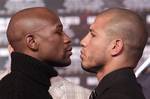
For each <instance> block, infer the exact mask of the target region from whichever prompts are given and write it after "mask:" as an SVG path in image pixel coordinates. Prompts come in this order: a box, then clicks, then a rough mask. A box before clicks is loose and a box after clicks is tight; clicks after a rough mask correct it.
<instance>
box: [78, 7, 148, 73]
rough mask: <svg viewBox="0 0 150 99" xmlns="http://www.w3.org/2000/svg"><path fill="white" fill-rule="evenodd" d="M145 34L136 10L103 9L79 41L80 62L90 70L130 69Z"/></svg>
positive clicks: (139, 50)
mask: <svg viewBox="0 0 150 99" xmlns="http://www.w3.org/2000/svg"><path fill="white" fill-rule="evenodd" d="M147 37H148V33H147V31H146V25H145V22H144V21H143V20H142V18H141V17H140V16H139V15H138V14H137V13H135V12H133V11H130V10H127V9H121V8H111V9H107V10H104V11H102V12H101V13H99V14H98V16H97V17H96V19H95V21H94V23H93V24H91V26H90V29H89V32H88V34H87V35H86V36H85V37H84V38H83V39H82V40H81V42H80V43H81V47H82V49H81V56H80V57H81V65H82V67H83V69H85V70H87V71H89V72H94V73H96V72H98V71H100V70H101V69H106V68H107V70H109V69H110V68H111V69H112V68H113V69H117V68H123V67H125V66H129V67H132V68H134V67H135V66H136V65H137V63H138V61H139V59H140V58H141V56H142V53H143V49H144V47H145V45H146V42H147ZM119 66H122V67H119ZM108 68H109V69H108Z"/></svg>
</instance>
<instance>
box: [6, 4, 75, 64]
mask: <svg viewBox="0 0 150 99" xmlns="http://www.w3.org/2000/svg"><path fill="white" fill-rule="evenodd" d="M7 37H8V41H9V43H10V45H11V46H12V47H13V48H14V52H20V53H24V54H27V55H29V56H32V57H34V58H36V59H38V60H40V61H43V62H45V63H48V64H49V63H50V64H51V65H53V66H68V65H69V64H70V63H71V60H70V56H71V54H72V53H71V50H72V48H71V40H70V38H69V37H68V36H67V35H66V34H65V33H64V31H63V25H62V23H61V21H60V19H59V17H58V16H57V15H56V14H55V13H54V12H53V11H51V10H49V9H48V8H46V7H35V8H27V9H24V10H21V11H19V12H17V13H16V14H15V15H13V16H12V18H11V20H10V23H9V25H8V29H7Z"/></svg>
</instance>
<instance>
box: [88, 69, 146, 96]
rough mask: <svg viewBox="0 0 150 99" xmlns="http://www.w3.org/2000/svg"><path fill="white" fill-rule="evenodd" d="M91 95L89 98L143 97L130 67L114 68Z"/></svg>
mask: <svg viewBox="0 0 150 99" xmlns="http://www.w3.org/2000/svg"><path fill="white" fill-rule="evenodd" d="M93 95H94V96H93V98H91V99H145V98H144V95H143V93H142V90H141V87H140V85H139V84H138V83H137V81H136V77H135V75H134V72H133V70H132V69H130V68H124V69H120V70H116V71H113V72H111V73H109V74H108V75H106V76H105V77H104V78H103V79H102V80H101V82H100V83H99V85H98V86H97V88H96V89H95V93H94V94H93Z"/></svg>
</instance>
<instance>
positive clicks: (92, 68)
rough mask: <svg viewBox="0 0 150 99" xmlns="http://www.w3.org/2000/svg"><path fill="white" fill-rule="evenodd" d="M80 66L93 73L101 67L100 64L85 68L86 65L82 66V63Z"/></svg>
mask: <svg viewBox="0 0 150 99" xmlns="http://www.w3.org/2000/svg"><path fill="white" fill-rule="evenodd" d="M81 67H82V69H83V70H85V71H87V72H90V73H94V74H96V73H97V72H98V71H99V70H100V69H101V68H102V66H95V67H90V68H87V67H84V66H83V65H81Z"/></svg>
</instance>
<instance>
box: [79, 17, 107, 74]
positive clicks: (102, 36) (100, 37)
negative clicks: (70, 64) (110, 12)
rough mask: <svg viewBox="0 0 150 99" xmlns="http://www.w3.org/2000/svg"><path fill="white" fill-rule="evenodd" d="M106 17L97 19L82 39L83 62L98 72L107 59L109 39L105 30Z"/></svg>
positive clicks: (86, 67)
mask: <svg viewBox="0 0 150 99" xmlns="http://www.w3.org/2000/svg"><path fill="white" fill-rule="evenodd" d="M104 20H105V19H103V18H100V19H98V18H97V19H96V20H95V22H94V23H93V24H92V25H91V26H90V30H89V33H88V34H87V35H86V36H85V37H84V38H83V39H82V40H81V46H82V49H81V64H82V66H83V68H84V69H85V70H87V71H89V72H97V70H96V69H99V68H102V66H103V65H105V62H106V60H107V58H106V57H107V54H108V53H107V49H108V45H109V40H108V37H107V35H106V33H105V32H104V30H103V29H104V24H105V23H106V22H105V21H104Z"/></svg>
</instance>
